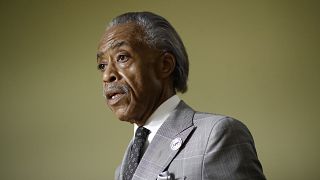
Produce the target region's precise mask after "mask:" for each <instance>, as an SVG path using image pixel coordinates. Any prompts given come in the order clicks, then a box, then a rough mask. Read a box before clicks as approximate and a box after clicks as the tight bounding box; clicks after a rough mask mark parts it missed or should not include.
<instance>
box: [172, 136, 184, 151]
mask: <svg viewBox="0 0 320 180" xmlns="http://www.w3.org/2000/svg"><path fill="white" fill-rule="evenodd" d="M181 145H182V139H181V138H179V137H177V138H175V139H174V140H172V141H171V144H170V147H171V149H172V150H173V151H175V150H177V149H179V148H180V147H181Z"/></svg>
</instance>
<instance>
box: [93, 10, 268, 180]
mask: <svg viewBox="0 0 320 180" xmlns="http://www.w3.org/2000/svg"><path fill="white" fill-rule="evenodd" d="M97 62H98V69H99V70H101V72H102V80H103V87H104V95H105V98H106V103H107V105H108V106H109V108H110V109H111V110H112V111H113V112H114V113H115V114H116V116H117V117H118V118H119V119H120V120H121V121H127V122H130V123H132V124H134V131H135V137H134V138H133V139H132V141H131V142H130V144H129V146H128V149H127V150H126V153H125V155H124V158H123V161H122V163H121V165H120V166H119V167H118V168H117V170H116V174H115V179H119V180H122V179H124V180H126V179H134V180H139V179H140V180H142V179H145V180H151V179H158V180H160V179H188V180H204V179H255V180H256V179H265V177H264V175H263V172H262V167H261V164H260V162H259V160H258V158H257V154H256V150H255V146H254V142H253V138H252V136H251V134H250V132H249V130H248V129H247V128H246V126H245V125H243V124H242V123H241V122H239V121H237V120H235V119H233V118H230V117H227V116H222V115H216V114H209V113H201V112H197V111H194V110H193V109H192V108H191V107H189V106H188V105H186V104H185V103H184V102H183V101H182V100H180V99H179V97H178V96H177V95H176V93H177V92H181V93H184V92H186V91H187V78H188V71H189V63H188V57H187V53H186V50H185V48H184V45H183V43H182V41H181V39H180V37H179V35H178V34H177V32H176V31H175V30H174V28H173V27H172V26H171V25H170V24H169V22H168V21H167V20H165V19H164V18H163V17H160V16H158V15H156V14H153V13H150V12H137V13H126V14H122V15H120V16H118V17H116V18H115V19H113V20H112V21H111V23H110V24H109V26H108V28H107V29H106V31H105V32H104V34H103V37H102V39H101V42H100V43H99V47H98V53H97Z"/></svg>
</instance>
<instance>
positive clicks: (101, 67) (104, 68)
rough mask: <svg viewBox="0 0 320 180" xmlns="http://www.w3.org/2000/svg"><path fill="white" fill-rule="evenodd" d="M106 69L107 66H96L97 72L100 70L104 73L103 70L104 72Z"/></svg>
mask: <svg viewBox="0 0 320 180" xmlns="http://www.w3.org/2000/svg"><path fill="white" fill-rule="evenodd" d="M106 67H107V64H98V67H97V68H98V70H100V71H104V70H106Z"/></svg>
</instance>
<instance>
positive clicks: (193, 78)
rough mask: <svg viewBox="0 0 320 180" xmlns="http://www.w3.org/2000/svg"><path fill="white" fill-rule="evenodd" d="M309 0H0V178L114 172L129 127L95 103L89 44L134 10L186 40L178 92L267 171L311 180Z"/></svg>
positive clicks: (313, 34)
mask: <svg viewBox="0 0 320 180" xmlns="http://www.w3.org/2000/svg"><path fill="white" fill-rule="evenodd" d="M318 2H319V1H303V0H301V1H289V0H288V1H282V0H278V1H267V0H265V1H263V0H262V1H256V0H251V1H250V0H244V1H238V0H232V1H223V0H221V1H220V0H219V1H214V0H213V1H182V0H175V1H169V0H162V1H142V0H137V1H129V0H128V1H107V0H91V1H79V0H78V1H77V0H65V1H61V0H55V1H45V0H42V1H40V0H39V1H35V0H21V1H17V0H1V2H0V15H1V16H0V19H1V22H0V23H1V28H0V37H1V41H0V42H1V46H0V48H1V49H0V51H1V56H0V58H1V66H0V80H1V89H0V111H1V112H0V140H1V141H0V143H1V144H0V146H1V147H0V179H1V180H89V179H90V180H107V179H108V180H109V179H113V172H114V170H115V168H116V166H117V165H118V164H119V163H120V161H121V159H122V155H123V152H124V150H125V148H126V146H127V143H128V141H129V139H130V138H131V137H132V135H133V130H132V125H130V124H129V123H125V122H120V121H119V120H117V119H116V117H115V116H114V115H113V114H112V113H111V111H110V110H109V109H107V107H106V106H105V104H104V99H103V97H102V87H101V75H100V73H99V72H98V71H97V68H96V49H97V44H98V41H99V40H100V37H101V35H102V33H103V31H104V29H105V27H106V24H107V22H109V21H110V20H111V18H113V17H115V16H116V15H119V14H121V13H124V12H127V11H144V10H146V11H152V12H155V13H158V14H160V15H162V16H164V17H165V18H167V19H168V20H169V21H170V22H171V23H172V24H173V26H174V27H175V28H176V30H177V31H178V33H179V34H180V36H181V37H182V39H183V41H184V43H185V46H186V48H187V51H188V53H189V58H190V76H189V77H190V78H189V91H188V92H187V93H186V94H183V95H181V94H180V97H181V98H182V99H184V100H185V101H186V102H187V103H188V104H189V105H191V106H192V107H193V108H194V109H196V110H199V111H206V112H215V113H220V114H226V115H229V116H233V117H235V118H237V119H239V120H241V121H242V122H244V123H245V124H246V125H247V126H248V127H249V129H250V130H251V132H252V134H253V136H254V138H255V142H256V148H257V151H258V155H259V158H260V160H261V163H262V165H263V168H264V172H265V174H266V176H267V177H268V179H273V180H284V179H285V180H286V179H290V180H300V179H308V180H315V179H320V172H319V165H320V163H319V162H320V155H319V152H320V144H319V142H320V141H319V137H320V136H319V135H320V132H319V131H320V123H319V112H320V108H319V102H320V96H319V92H320V81H319V78H320V72H319V71H320V48H319V47H320V23H319V18H320V10H319V9H320V6H319V4H320V3H318Z"/></svg>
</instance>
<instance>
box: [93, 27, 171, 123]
mask: <svg viewBox="0 0 320 180" xmlns="http://www.w3.org/2000/svg"><path fill="white" fill-rule="evenodd" d="M143 34H144V32H143V31H142V29H141V28H140V27H139V26H137V25H135V24H134V23H127V24H122V25H116V26H113V27H111V28H109V29H107V30H106V31H105V33H104V34H103V36H102V39H101V41H100V43H99V46H98V53H97V63H98V68H99V69H100V70H101V72H102V82H103V87H104V95H105V98H106V103H107V105H108V106H109V108H110V109H111V110H112V111H113V112H114V113H115V115H116V116H117V117H118V118H119V119H120V120H122V121H128V122H131V123H136V124H138V125H139V126H141V125H143V124H144V123H145V122H146V120H147V119H148V117H149V116H150V115H151V114H152V113H153V112H154V111H155V110H156V109H157V108H158V107H159V105H160V104H161V103H163V102H164V101H165V100H167V99H168V98H170V97H171V96H172V95H174V94H175V91H174V88H173V85H172V78H171V74H172V72H173V69H174V66H175V58H174V57H173V56H172V55H171V54H170V53H163V52H161V51H160V50H157V49H154V48H151V47H148V46H147V45H146V44H145V43H144V41H143V38H142V37H143Z"/></svg>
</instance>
